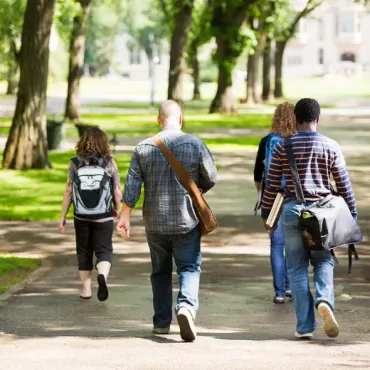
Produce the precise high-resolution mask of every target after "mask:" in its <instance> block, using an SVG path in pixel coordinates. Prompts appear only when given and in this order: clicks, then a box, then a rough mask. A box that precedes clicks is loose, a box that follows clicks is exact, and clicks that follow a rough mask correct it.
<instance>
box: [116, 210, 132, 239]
mask: <svg viewBox="0 0 370 370" xmlns="http://www.w3.org/2000/svg"><path fill="white" fill-rule="evenodd" d="M130 228H131V226H130V218H129V217H127V216H124V215H122V216H121V217H120V219H119V221H118V224H117V232H118V234H119V235H120V237H121V238H128V237H130Z"/></svg>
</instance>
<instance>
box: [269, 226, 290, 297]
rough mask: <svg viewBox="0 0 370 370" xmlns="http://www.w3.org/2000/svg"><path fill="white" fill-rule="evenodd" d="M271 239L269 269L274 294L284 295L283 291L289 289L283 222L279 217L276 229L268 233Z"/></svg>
mask: <svg viewBox="0 0 370 370" xmlns="http://www.w3.org/2000/svg"><path fill="white" fill-rule="evenodd" d="M270 241H271V253H270V258H271V269H272V276H273V280H274V290H275V295H276V296H278V297H285V292H286V291H287V290H290V283H289V278H288V273H287V268H286V263H285V256H284V234H283V222H282V220H281V219H280V220H279V223H278V227H277V229H276V230H274V231H272V232H271V234H270Z"/></svg>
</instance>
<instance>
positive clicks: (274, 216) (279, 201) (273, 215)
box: [266, 193, 284, 228]
mask: <svg viewBox="0 0 370 370" xmlns="http://www.w3.org/2000/svg"><path fill="white" fill-rule="evenodd" d="M283 201H284V194H283V193H278V195H277V196H276V199H275V202H274V205H273V206H272V208H271V212H270V215H269V217H268V219H267V221H266V224H267V226H269V227H271V228H273V227H275V225H276V224H277V223H278V222H279V218H280V215H281V212H282V210H283Z"/></svg>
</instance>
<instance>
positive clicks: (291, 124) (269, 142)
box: [254, 102, 297, 304]
mask: <svg viewBox="0 0 370 370" xmlns="http://www.w3.org/2000/svg"><path fill="white" fill-rule="evenodd" d="M296 131H297V124H296V119H295V115H294V107H293V105H291V104H289V103H287V102H285V103H283V104H280V105H278V106H277V108H276V110H275V114H274V116H273V119H272V125H271V130H270V134H269V135H267V136H265V137H263V138H262V140H261V142H260V144H259V148H258V152H257V157H256V163H255V167H254V182H255V185H256V188H257V191H258V192H259V193H260V194H261V193H263V189H264V187H265V180H266V177H267V173H268V170H269V168H270V164H271V158H272V154H273V151H274V148H275V146H276V144H277V143H278V142H279V141H280V140H281V139H282V138H284V137H288V136H291V135H293V134H294V133H295V132H296ZM284 187H285V179H283V180H282V183H281V189H282V190H283V189H284ZM259 198H260V199H262V196H260V197H259ZM269 235H270V246H271V249H270V251H271V252H270V259H271V269H272V276H273V285H274V290H275V297H274V303H277V304H282V303H285V298H286V297H287V298H291V297H292V293H291V291H290V283H289V278H288V274H287V269H286V263H285V255H284V235H283V226H282V223H281V220H280V221H279V222H278V226H277V228H276V229H275V230H273V231H271V232H270V234H269Z"/></svg>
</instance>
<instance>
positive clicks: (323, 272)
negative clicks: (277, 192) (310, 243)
mask: <svg viewBox="0 0 370 370" xmlns="http://www.w3.org/2000/svg"><path fill="white" fill-rule="evenodd" d="M303 208H304V205H300V204H298V203H297V202H296V201H292V202H288V203H285V204H284V208H283V224H284V225H283V228H284V239H285V254H286V261H287V268H288V273H289V278H290V284H291V289H292V295H293V303H294V308H295V311H296V316H297V332H298V333H299V334H306V333H311V332H313V331H314V330H315V329H316V319H315V303H314V299H313V297H312V294H311V291H310V283H309V277H308V266H309V263H310V262H311V265H312V266H313V279H314V284H315V288H316V306H317V305H318V304H319V303H320V302H326V303H328V304H329V305H330V306H331V308H332V309H334V261H333V258H332V256H331V254H330V252H329V251H309V250H308V249H307V248H306V247H305V246H304V244H303V238H302V234H301V228H300V226H299V215H300V213H301V211H302V209H303Z"/></svg>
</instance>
